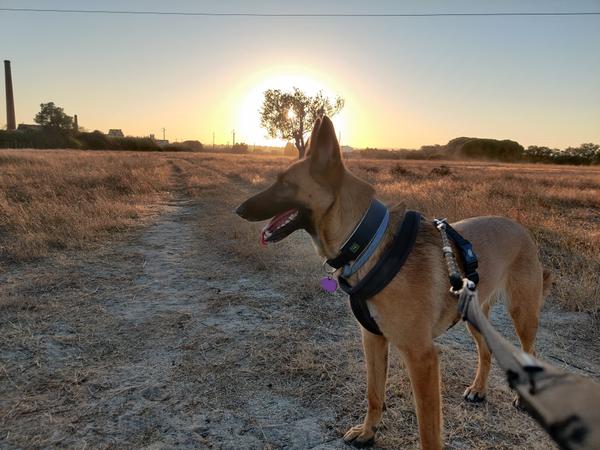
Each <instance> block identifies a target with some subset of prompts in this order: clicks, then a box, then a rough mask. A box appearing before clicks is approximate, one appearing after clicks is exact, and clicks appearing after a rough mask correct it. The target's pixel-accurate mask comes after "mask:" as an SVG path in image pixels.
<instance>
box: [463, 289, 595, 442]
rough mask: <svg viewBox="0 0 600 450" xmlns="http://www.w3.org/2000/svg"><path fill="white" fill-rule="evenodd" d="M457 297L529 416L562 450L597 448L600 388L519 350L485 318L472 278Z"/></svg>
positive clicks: (586, 379)
mask: <svg viewBox="0 0 600 450" xmlns="http://www.w3.org/2000/svg"><path fill="white" fill-rule="evenodd" d="M455 294H456V295H457V296H458V309H459V311H460V314H461V316H462V318H463V320H465V321H466V322H468V323H470V324H471V325H473V326H474V327H475V328H476V329H477V330H478V331H479V333H480V334H481V335H482V336H483V338H484V340H485V342H486V344H487V346H488V348H489V349H490V352H491V353H492V355H494V358H495V359H496V361H497V362H498V365H499V366H500V367H501V368H502V370H503V371H504V373H505V374H506V379H507V382H508V385H509V386H510V388H511V389H513V390H514V391H515V392H516V393H517V395H518V396H519V400H520V404H521V405H523V406H524V408H525V410H526V411H527V412H528V413H529V415H530V416H531V417H532V418H533V419H535V420H536V421H537V422H538V424H540V425H541V427H542V428H543V429H544V430H546V432H548V434H549V435H550V437H551V438H552V439H553V440H554V441H555V442H556V443H557V444H558V445H559V447H560V448H561V449H565V450H575V449H580V450H592V449H599V448H600V384H598V383H596V382H594V381H593V380H592V379H590V378H588V377H583V376H579V375H575V374H572V373H568V372H563V371H561V370H559V369H557V368H555V367H553V366H551V365H549V364H547V363H545V362H542V361H540V360H538V359H537V358H535V357H533V356H532V355H530V354H528V353H525V352H523V351H521V350H520V349H517V348H515V347H514V346H513V345H512V344H511V343H510V342H509V341H507V340H506V339H505V338H504V337H502V335H501V334H500V333H498V331H496V330H495V329H494V327H493V326H492V324H491V323H490V322H489V320H488V319H487V318H486V316H485V315H484V314H483V311H482V310H481V307H480V306H479V298H478V295H477V289H476V287H475V284H474V283H473V282H472V281H471V280H469V279H467V278H464V279H463V286H462V288H461V289H460V290H459V291H457V292H455Z"/></svg>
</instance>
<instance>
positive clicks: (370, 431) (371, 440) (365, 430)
mask: <svg viewBox="0 0 600 450" xmlns="http://www.w3.org/2000/svg"><path fill="white" fill-rule="evenodd" d="M376 431H377V428H376V427H367V426H365V425H364V424H361V425H357V426H355V427H352V428H350V429H349V430H348V431H347V432H346V434H345V435H344V442H346V444H350V445H353V446H354V447H358V448H363V447H372V446H373V445H374V444H375V432H376Z"/></svg>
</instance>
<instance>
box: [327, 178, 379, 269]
mask: <svg viewBox="0 0 600 450" xmlns="http://www.w3.org/2000/svg"><path fill="white" fill-rule="evenodd" d="M374 197H375V189H374V188H373V187H372V186H371V185H370V184H368V183H366V182H364V181H362V180H360V179H358V178H356V177H355V176H354V175H352V174H351V173H350V172H347V171H346V173H345V174H344V178H343V181H342V183H341V186H340V188H339V189H338V191H337V192H336V197H335V200H334V202H333V204H332V205H331V207H330V208H329V210H328V212H327V213H326V214H325V215H324V217H323V219H322V221H321V223H320V224H319V227H318V228H319V231H318V235H317V236H316V237H317V239H316V240H315V243H316V245H317V248H318V252H319V254H320V255H321V256H323V257H325V258H333V257H335V256H336V255H337V254H338V252H339V250H340V248H341V246H342V245H343V244H344V242H345V241H346V239H348V237H349V236H350V234H351V233H352V231H353V230H354V229H355V228H356V226H357V225H358V223H359V222H360V221H361V219H362V218H363V216H364V214H365V212H366V211H367V209H368V208H369V205H370V204H371V201H372V200H373V198H374Z"/></svg>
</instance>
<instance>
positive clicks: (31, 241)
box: [0, 150, 171, 262]
mask: <svg viewBox="0 0 600 450" xmlns="http://www.w3.org/2000/svg"><path fill="white" fill-rule="evenodd" d="M170 175H171V169H170V167H169V165H168V164H167V163H166V158H165V157H164V156H162V155H159V156H157V155H152V156H148V155H145V154H140V153H129V152H124V153H121V152H119V153H111V152H81V151H40V150H34V151H1V152H0V262H22V261H29V260H33V259H36V258H39V257H43V256H46V255H48V254H49V253H50V252H52V251H53V250H64V249H71V248H82V247H84V246H86V245H89V244H93V243H97V242H99V241H100V240H102V239H103V238H104V239H106V238H107V237H108V236H109V235H110V233H113V232H116V231H121V230H124V229H126V228H128V227H129V226H131V225H134V224H136V223H139V222H140V220H141V219H142V218H143V217H144V216H145V215H146V214H147V213H148V212H149V211H148V207H147V205H149V204H153V203H155V201H156V197H157V195H159V194H160V193H162V192H164V191H165V190H167V189H168V187H169V179H170Z"/></svg>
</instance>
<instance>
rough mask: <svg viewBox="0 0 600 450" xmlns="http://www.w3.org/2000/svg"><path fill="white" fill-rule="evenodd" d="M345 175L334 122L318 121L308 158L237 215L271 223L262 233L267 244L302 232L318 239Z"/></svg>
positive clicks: (247, 201) (241, 206)
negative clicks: (319, 231) (320, 228)
mask: <svg viewBox="0 0 600 450" xmlns="http://www.w3.org/2000/svg"><path fill="white" fill-rule="evenodd" d="M345 172H346V168H345V166H344V163H343V161H342V156H341V153H340V146H339V144H338V141H337V138H336V135H335V129H334V128H333V124H332V123H331V120H330V119H329V118H328V117H323V118H322V119H317V121H316V122H315V124H314V127H313V130H312V134H311V136H310V139H309V140H308V145H307V152H306V157H305V158H304V159H302V160H300V161H297V162H296V163H294V164H292V165H291V166H289V167H288V168H287V169H286V170H285V171H283V172H282V173H280V174H279V175H278V176H277V180H276V181H275V183H273V184H272V185H271V186H270V187H269V188H267V189H265V190H264V191H262V192H259V193H258V194H256V195H255V196H253V197H250V198H249V199H248V200H246V201H245V202H244V203H242V204H241V205H240V206H239V207H238V208H237V209H236V213H237V214H238V215H239V216H241V217H243V218H244V219H246V220H249V221H252V222H256V221H261V220H267V219H270V222H269V223H268V224H267V225H266V226H265V227H264V228H263V230H262V232H261V242H262V243H263V244H267V243H273V242H278V241H280V240H282V239H284V238H285V237H287V236H289V235H290V234H291V233H293V232H294V231H296V230H299V229H304V230H306V231H308V232H309V233H310V234H311V235H313V236H315V234H316V230H317V227H318V225H319V223H321V219H322V218H323V217H324V215H325V214H326V213H327V211H328V210H329V209H330V208H331V207H332V205H333V204H334V202H335V199H336V194H337V192H338V190H339V189H340V186H341V183H342V180H343V178H344V175H345Z"/></svg>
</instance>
